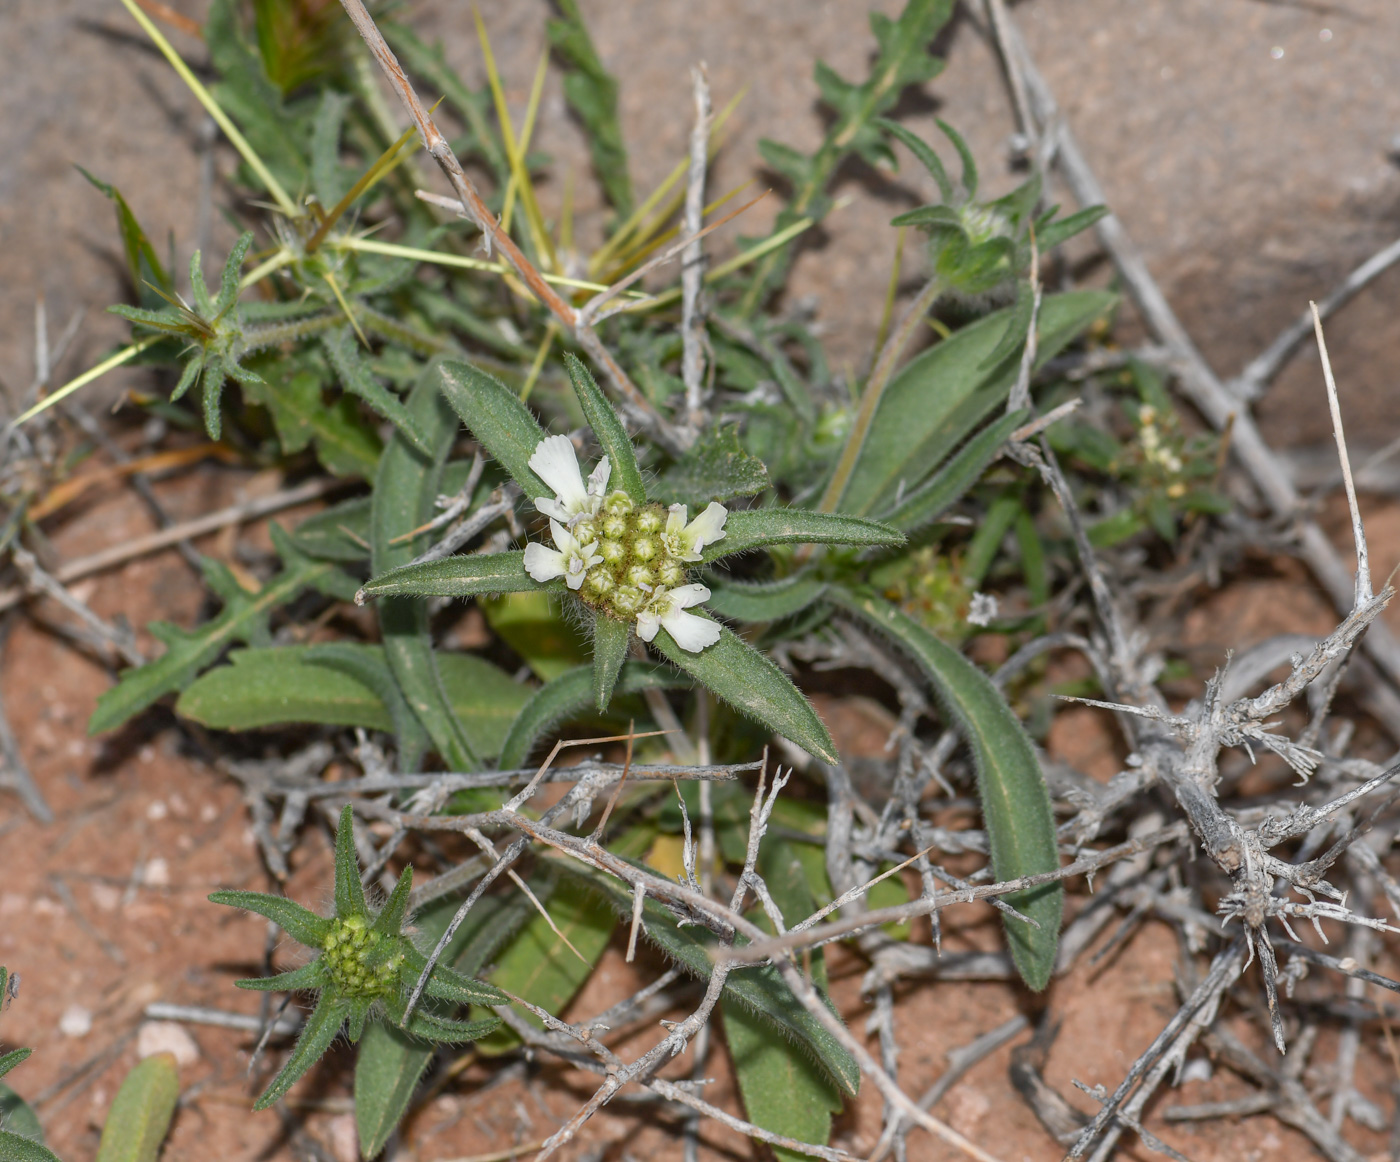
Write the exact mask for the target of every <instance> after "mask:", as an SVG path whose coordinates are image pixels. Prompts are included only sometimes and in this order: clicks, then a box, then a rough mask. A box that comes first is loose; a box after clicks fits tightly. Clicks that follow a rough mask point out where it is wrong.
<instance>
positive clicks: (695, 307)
mask: <svg viewBox="0 0 1400 1162" xmlns="http://www.w3.org/2000/svg"><path fill="white" fill-rule="evenodd" d="M691 79H692V82H693V85H694V92H695V127H694V128H693V129H692V130H691V131H690V167H689V170H688V172H687V175H686V186H685V232H686V234H687V235H689V236H690V242H689V243H688V244H687V246H686V248H685V253H684V254H683V255H682V256H681V344H682V346H681V382H682V383H684V384H685V406H686V411H687V412H688V413H689V421H690V423H691V424H692V425H694V426H697V427H698V426H699V425H700V423H701V421H702V420H703V419H704V418H705V413H704V410H703V405H704V402H705V401H704V386H705V314H704V312H703V311H702V310H701V309H700V292H701V290H702V289H703V288H704V285H705V251H704V248H703V247H702V246H701V245H700V237H699V235H700V227H701V226H702V225H703V224H704V215H705V164H706V161H707V160H708V154H709V143H710V82H709V77H708V74H707V73H706V70H705V62H704V61H701V62H700V64H699V66H698V67H696V68H694V69H692V70H691Z"/></svg>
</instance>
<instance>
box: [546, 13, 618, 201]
mask: <svg viewBox="0 0 1400 1162" xmlns="http://www.w3.org/2000/svg"><path fill="white" fill-rule="evenodd" d="M558 5H559V13H560V16H561V17H562V19H559V20H551V21H549V23H548V24H547V25H546V26H545V27H546V29H547V30H548V33H549V43H550V45H551V47H553V49H554V50H555V51H556V52H557V53H558V54H559V55H560V56H561V57H563V58H564V61H565V62H566V64H567V69H568V71H567V72H565V74H564V97H565V99H566V100H567V101H568V102H569V108H571V109H572V110H573V111H574V113H575V115H577V117H578V119H579V120H580V121H582V122H583V127H584V129H586V130H587V131H588V145H589V149H590V150H591V151H592V153H593V168H594V169H595V170H596V171H597V172H598V180H599V181H601V182H602V183H603V191H604V192H605V193H606V194H607V196H608V201H609V202H611V203H612V207H613V209H614V210H616V211H617V214H618V217H619V218H626V217H627V216H628V215H629V214H631V212H632V179H631V178H630V177H629V176H628V173H627V146H626V144H625V143H624V139H623V136H622V127H621V125H620V124H619V123H618V119H617V81H616V79H615V78H614V77H613V75H612V74H611V73H609V72H608V70H607V69H606V68H605V67H604V65H603V62H602V60H600V59H599V57H598V51H597V49H595V48H594V47H593V39H592V38H591V37H590V36H589V35H588V26H587V25H585V24H584V22H583V16H582V15H581V14H580V13H579V10H578V4H577V3H576V0H558Z"/></svg>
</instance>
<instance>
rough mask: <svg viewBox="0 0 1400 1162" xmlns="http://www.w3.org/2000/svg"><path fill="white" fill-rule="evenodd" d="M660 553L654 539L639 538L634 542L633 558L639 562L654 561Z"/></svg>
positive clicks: (659, 547) (659, 548)
mask: <svg viewBox="0 0 1400 1162" xmlns="http://www.w3.org/2000/svg"><path fill="white" fill-rule="evenodd" d="M660 551H661V546H660V545H658V544H657V543H656V539H655V538H654V537H638V538H637V539H636V540H634V541H633V542H632V556H633V558H635V559H636V560H638V561H653V560H655V559H656V555H657V554H658V553H659V552H660Z"/></svg>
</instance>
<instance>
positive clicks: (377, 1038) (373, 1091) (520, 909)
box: [355, 892, 535, 1158]
mask: <svg viewBox="0 0 1400 1162" xmlns="http://www.w3.org/2000/svg"><path fill="white" fill-rule="evenodd" d="M459 903H460V901H459V900H458V899H456V898H448V899H441V900H435V901H434V902H433V903H431V904H429V905H428V906H427V907H426V908H425V909H423V911H422V912H420V913H419V914H418V915H417V916H415V917H414V925H415V927H417V928H418V930H419V936H418V941H419V943H420V944H421V945H423V946H424V947H429V946H432V945H435V944H436V943H437V941H438V939H439V938H440V937H441V936H442V934H443V932H444V931H446V929H447V924H448V921H449V920H451V919H452V915H453V913H454V912H455V911H456V910H457V905H458V904H459ZM534 914H535V913H534V910H533V909H532V908H531V906H530V904H529V901H527V900H526V899H525V897H524V895H523V894H521V893H519V892H517V893H515V894H514V895H513V896H512V897H509V898H507V897H504V896H487V897H485V898H484V899H482V900H480V901H479V902H478V903H477V904H476V906H475V907H474V908H473V909H472V910H471V911H470V912H469V913H468V914H467V918H466V919H465V920H463V921H462V924H461V926H460V927H459V928H458V929H457V931H456V932H455V933H454V934H453V937H452V940H451V941H450V942H449V943H448V945H447V947H446V949H444V950H443V955H442V958H441V959H440V961H439V965H443V964H454V965H456V966H457V967H458V968H459V969H460V970H461V971H463V972H464V973H466V974H467V975H473V974H475V973H477V972H478V971H480V969H481V967H482V965H484V964H485V963H486V962H487V961H488V960H490V959H491V958H492V957H493V956H495V955H496V951H497V950H498V949H499V948H500V947H501V945H502V944H504V943H505V941H506V940H508V939H510V937H511V936H512V935H513V934H514V933H515V931H516V930H517V929H518V928H519V927H520V925H521V924H523V923H524V922H525V921H526V920H527V919H528V918H529V917H530V916H532V915H534ZM435 1004H436V1002H434V1001H431V1000H428V1001H424V1002H423V1005H424V1006H425V1007H427V1006H433V1005H435ZM444 1011H446V1010H444ZM433 1052H434V1050H433V1046H432V1045H430V1044H426V1043H425V1042H423V1041H422V1040H420V1039H418V1038H416V1037H411V1036H409V1035H408V1034H407V1033H405V1032H404V1031H403V1030H401V1029H398V1028H396V1027H395V1026H394V1025H392V1024H390V1023H388V1022H385V1021H371V1022H370V1023H369V1025H368V1027H367V1028H366V1029H365V1034H364V1037H363V1038H362V1039H361V1040H360V1046H359V1055H358V1057H357V1058H356V1061H355V1123H356V1125H357V1127H358V1128H359V1132H360V1153H361V1154H362V1155H363V1156H364V1157H365V1158H374V1157H375V1156H376V1155H377V1154H378V1153H379V1152H380V1151H381V1150H382V1149H383V1148H384V1144H385V1143H386V1142H387V1141H388V1140H389V1136H390V1135H391V1134H392V1133H393V1132H394V1130H395V1128H396V1127H397V1126H398V1124H399V1121H400V1120H401V1119H402V1117H403V1115H404V1114H405V1113H406V1112H407V1110H408V1107H409V1105H410V1103H411V1102H412V1100H413V1092H414V1090H415V1089H416V1088H417V1086H418V1081H419V1079H420V1078H421V1077H422V1076H423V1071H424V1070H425V1069H426V1068H427V1067H428V1063H429V1062H431V1061H432V1059H433Z"/></svg>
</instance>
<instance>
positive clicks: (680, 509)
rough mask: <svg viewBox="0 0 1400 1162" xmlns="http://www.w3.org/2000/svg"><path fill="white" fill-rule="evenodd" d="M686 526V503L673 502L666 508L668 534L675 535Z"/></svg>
mask: <svg viewBox="0 0 1400 1162" xmlns="http://www.w3.org/2000/svg"><path fill="white" fill-rule="evenodd" d="M684 528H685V505H683V504H673V505H671V507H670V508H668V509H667V510H666V535H667V536H669V537H674V536H675V535H676V534H677V533H679V532H680V531H681V530H682V529H684Z"/></svg>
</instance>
